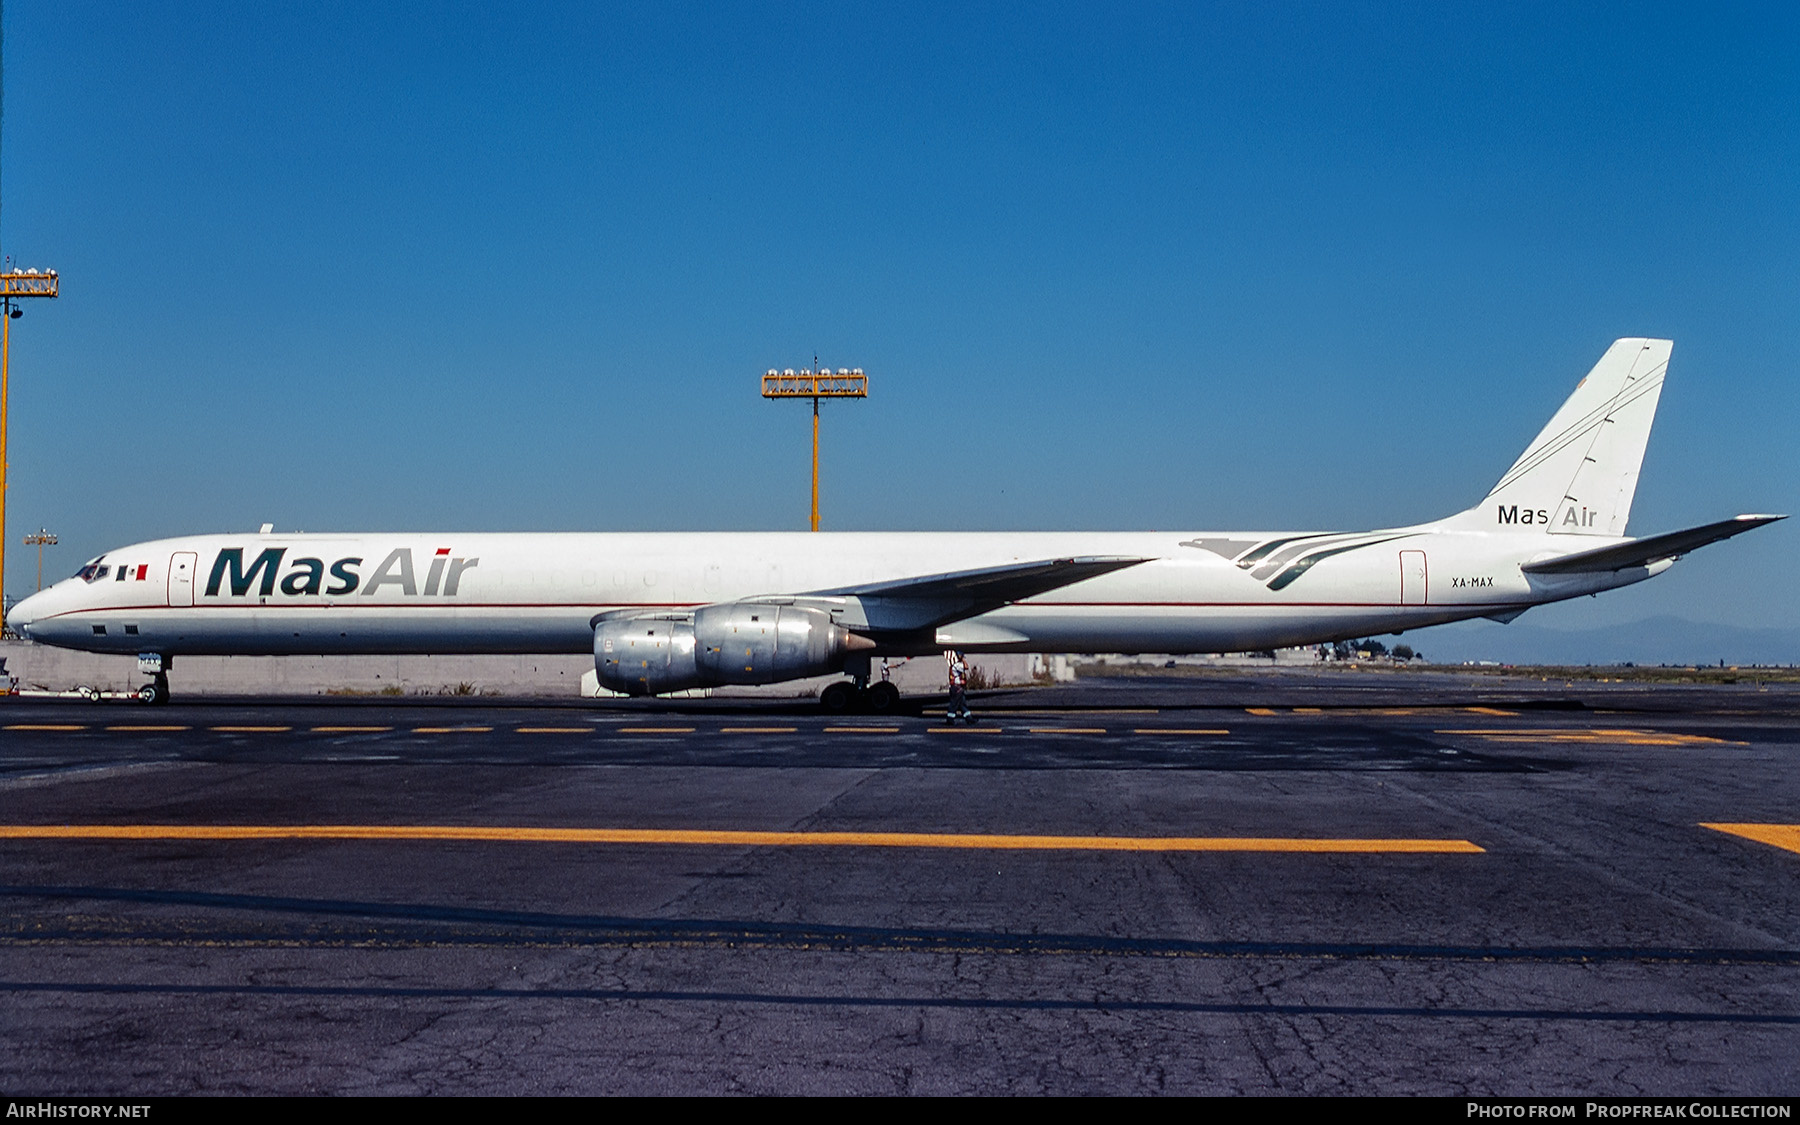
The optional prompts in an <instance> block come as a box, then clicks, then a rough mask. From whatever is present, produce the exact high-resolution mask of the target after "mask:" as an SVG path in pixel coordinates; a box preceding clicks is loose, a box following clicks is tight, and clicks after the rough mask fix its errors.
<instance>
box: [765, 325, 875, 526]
mask: <svg viewBox="0 0 1800 1125" xmlns="http://www.w3.org/2000/svg"><path fill="white" fill-rule="evenodd" d="M762 394H763V397H764V398H810V399H812V416H813V419H812V422H813V424H812V529H813V530H814V531H817V530H819V400H820V399H822V398H868V397H869V377H868V376H867V375H864V374H863V369H862V368H860V367H858V368H855V369H851V368H847V367H840V368H838V369H837V371H835V372H834V371H832V370H831V369H830V368H829V367H821V366H820V365H819V357H818V356H816V355H815V356H814V357H813V365H812V367H811V368H808V369H804V370H800V371H795V370H794V369H793V368H791V367H790V368H788V369H787V370H785V371H777V370H775V369H774V368H773V367H771V368H769V371H768V374H766V375H764V376H763V380H762Z"/></svg>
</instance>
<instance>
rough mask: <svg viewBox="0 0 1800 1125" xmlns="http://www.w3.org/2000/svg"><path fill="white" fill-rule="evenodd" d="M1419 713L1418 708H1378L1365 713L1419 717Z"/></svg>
mask: <svg viewBox="0 0 1800 1125" xmlns="http://www.w3.org/2000/svg"><path fill="white" fill-rule="evenodd" d="M1418 713H1419V709H1418V708H1416V707H1376V708H1373V709H1371V710H1368V711H1364V712H1363V714H1365V715H1417V714H1418Z"/></svg>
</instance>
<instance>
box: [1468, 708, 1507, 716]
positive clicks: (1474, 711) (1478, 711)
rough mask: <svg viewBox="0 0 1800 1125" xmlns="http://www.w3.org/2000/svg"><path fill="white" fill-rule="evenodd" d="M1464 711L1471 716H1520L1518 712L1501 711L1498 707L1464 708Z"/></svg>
mask: <svg viewBox="0 0 1800 1125" xmlns="http://www.w3.org/2000/svg"><path fill="white" fill-rule="evenodd" d="M1463 710H1464V711H1467V712H1468V713H1469V714H1471V715H1507V716H1512V715H1517V714H1518V712H1517V711H1502V710H1501V709H1500V708H1498V707H1464V708H1463Z"/></svg>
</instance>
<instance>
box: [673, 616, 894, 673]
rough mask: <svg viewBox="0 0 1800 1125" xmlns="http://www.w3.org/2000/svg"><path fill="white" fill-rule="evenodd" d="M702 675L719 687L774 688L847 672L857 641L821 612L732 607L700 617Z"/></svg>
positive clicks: (696, 633)
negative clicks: (846, 661)
mask: <svg viewBox="0 0 1800 1125" xmlns="http://www.w3.org/2000/svg"><path fill="white" fill-rule="evenodd" d="M694 637H695V639H696V641H698V643H699V652H698V654H697V656H696V659H697V660H698V662H699V665H700V674H701V675H703V676H705V677H706V678H707V679H708V680H709V681H711V682H712V683H715V684H773V683H779V682H780V681H782V680H797V679H799V678H801V677H802V676H823V675H824V674H826V673H827V672H839V671H842V670H843V667H844V653H845V652H846V651H848V650H849V648H850V647H851V645H852V642H860V643H861V644H863V645H867V644H868V642H867V641H863V640H862V638H860V637H852V636H851V634H850V632H849V631H848V630H846V629H845V628H844V627H843V626H841V625H838V624H835V623H834V622H833V621H832V620H831V615H830V614H829V613H826V612H825V611H824V610H820V609H808V608H806V607H804V606H793V605H762V604H757V603H752V602H728V603H726V604H725V605H709V606H707V607H705V608H704V609H700V610H697V611H695V613H694Z"/></svg>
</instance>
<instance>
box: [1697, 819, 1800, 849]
mask: <svg viewBox="0 0 1800 1125" xmlns="http://www.w3.org/2000/svg"><path fill="white" fill-rule="evenodd" d="M1700 827H1702V828H1710V829H1712V830H1713V831H1714V832H1729V833H1731V834H1732V835H1733V836H1742V837H1743V838H1744V839H1746V840H1755V841H1756V842H1757V843H1759V844H1769V845H1771V846H1773V847H1777V848H1784V849H1786V850H1788V851H1790V852H1800V824H1706V823H1702V824H1701V825H1700Z"/></svg>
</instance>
